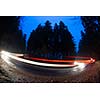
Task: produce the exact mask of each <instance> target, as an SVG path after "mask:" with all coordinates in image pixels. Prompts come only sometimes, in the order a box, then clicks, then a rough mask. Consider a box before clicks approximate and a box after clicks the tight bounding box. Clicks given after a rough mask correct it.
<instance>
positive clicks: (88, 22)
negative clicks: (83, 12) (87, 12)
mask: <svg viewBox="0 0 100 100" xmlns="http://www.w3.org/2000/svg"><path fill="white" fill-rule="evenodd" d="M81 20H82V24H83V26H84V32H81V35H82V38H81V40H80V43H79V54H80V55H84V56H91V57H94V58H97V59H100V55H99V54H100V17H98V16H86V17H84V16H82V17H81Z"/></svg>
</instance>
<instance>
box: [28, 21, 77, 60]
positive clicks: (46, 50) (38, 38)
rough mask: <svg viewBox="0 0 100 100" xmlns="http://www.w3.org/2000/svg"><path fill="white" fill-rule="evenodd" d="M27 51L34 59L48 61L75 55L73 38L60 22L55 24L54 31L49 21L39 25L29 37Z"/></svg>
mask: <svg viewBox="0 0 100 100" xmlns="http://www.w3.org/2000/svg"><path fill="white" fill-rule="evenodd" d="M27 51H28V53H30V54H32V55H34V56H36V57H46V58H50V59H55V58H56V59H63V58H64V57H65V56H70V55H75V54H76V48H75V44H74V41H73V37H72V35H71V33H70V32H69V31H68V28H67V26H66V25H65V24H64V23H63V22H62V21H60V23H59V25H57V24H55V26H54V29H52V26H51V23H50V22H49V21H46V23H45V25H44V26H42V25H41V24H39V25H38V27H37V28H36V30H33V31H32V33H31V35H30V38H29V40H28V46H27Z"/></svg>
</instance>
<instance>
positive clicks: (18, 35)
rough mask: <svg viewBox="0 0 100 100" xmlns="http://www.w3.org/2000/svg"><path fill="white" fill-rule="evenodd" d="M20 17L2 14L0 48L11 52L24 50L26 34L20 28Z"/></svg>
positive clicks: (0, 19)
mask: <svg viewBox="0 0 100 100" xmlns="http://www.w3.org/2000/svg"><path fill="white" fill-rule="evenodd" d="M19 23H20V17H16V16H0V48H1V49H4V50H7V51H10V52H24V51H25V46H26V36H25V35H24V36H23V34H22V31H21V30H19Z"/></svg>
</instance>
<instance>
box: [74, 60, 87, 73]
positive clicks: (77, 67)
mask: <svg viewBox="0 0 100 100" xmlns="http://www.w3.org/2000/svg"><path fill="white" fill-rule="evenodd" d="M74 64H75V65H78V66H76V67H74V68H73V71H76V72H77V71H80V72H81V71H83V70H84V69H85V67H86V65H87V64H85V63H79V62H76V61H75V62H74Z"/></svg>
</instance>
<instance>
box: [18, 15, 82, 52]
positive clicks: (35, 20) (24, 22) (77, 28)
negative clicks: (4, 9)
mask: <svg viewBox="0 0 100 100" xmlns="http://www.w3.org/2000/svg"><path fill="white" fill-rule="evenodd" d="M47 20H49V21H50V22H51V25H52V26H54V24H55V23H57V24H59V22H60V21H63V22H64V23H65V25H66V26H67V27H68V29H69V31H70V32H71V34H72V36H73V37H74V41H75V44H76V47H77V50H78V44H79V41H80V39H81V31H82V30H84V28H83V26H82V23H81V20H80V17H79V16H24V17H22V19H21V23H20V26H21V29H22V31H23V33H25V34H27V40H28V38H29V36H30V33H31V32H32V30H33V29H36V27H37V26H38V25H39V24H42V25H44V23H45V22H46V21H47Z"/></svg>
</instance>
